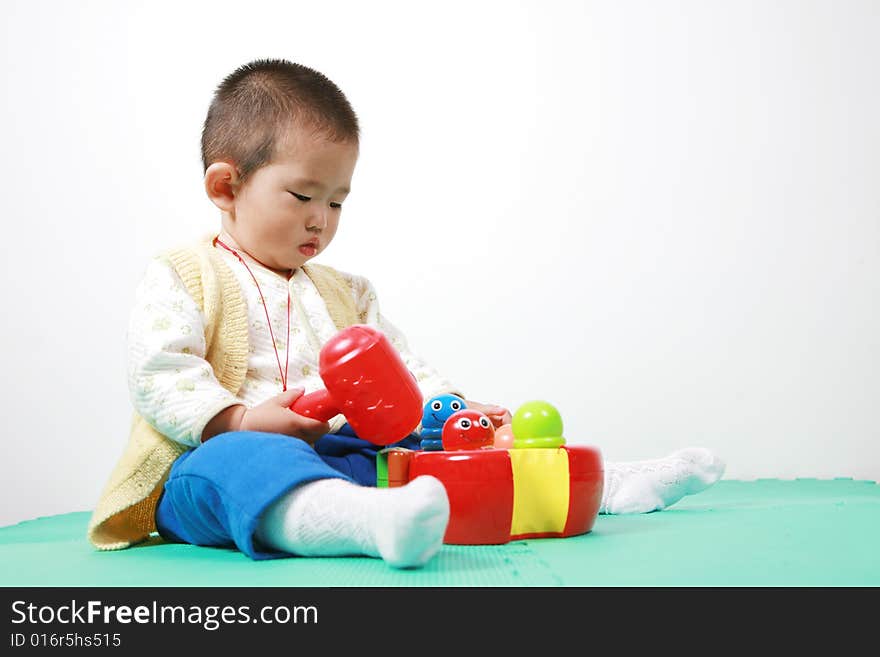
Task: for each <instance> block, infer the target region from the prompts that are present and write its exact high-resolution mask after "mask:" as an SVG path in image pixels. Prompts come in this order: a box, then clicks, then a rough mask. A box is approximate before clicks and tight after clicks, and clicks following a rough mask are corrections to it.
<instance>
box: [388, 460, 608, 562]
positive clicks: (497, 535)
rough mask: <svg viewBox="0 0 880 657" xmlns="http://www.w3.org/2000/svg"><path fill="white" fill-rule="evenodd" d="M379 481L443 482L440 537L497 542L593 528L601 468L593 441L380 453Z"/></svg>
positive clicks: (461, 542)
mask: <svg viewBox="0 0 880 657" xmlns="http://www.w3.org/2000/svg"><path fill="white" fill-rule="evenodd" d="M377 471H378V481H377V484H378V485H379V486H384V485H387V486H388V487H394V486H402V485H404V484H405V483H407V482H408V481H411V480H412V479H415V478H416V477H418V476H420V475H426V474H427V475H433V476H435V477H437V479H439V480H440V481H442V482H443V485H444V486H445V487H446V492H447V494H448V496H449V506H450V516H449V525H448V527H447V529H446V534H445V535H444V537H443V542H444V543H449V544H456V545H497V544H501V543H507V542H509V541H511V540H516V539H524V538H545V537H557V538H562V537H566V536H577V535H578V534H585V533H587V532H589V531H590V530H591V529H592V528H593V524H594V523H595V522H596V516H597V515H598V513H599V503H600V502H601V500H602V486H603V483H604V472H603V469H602V457H601V453H600V452H599V450H598V449H597V448H595V447H585V446H570V447H569V446H563V447H558V448H533V449H479V450H461V451H451V452H445V451H437V452H421V451H412V450H406V449H400V448H391V449H387V450H383V451H381V452H379V464H378V468H377Z"/></svg>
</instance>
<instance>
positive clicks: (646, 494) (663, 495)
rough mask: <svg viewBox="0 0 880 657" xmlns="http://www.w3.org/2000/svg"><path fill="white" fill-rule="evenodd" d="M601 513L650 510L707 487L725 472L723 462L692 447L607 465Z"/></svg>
mask: <svg viewBox="0 0 880 657" xmlns="http://www.w3.org/2000/svg"><path fill="white" fill-rule="evenodd" d="M604 467H605V487H604V490H603V491H602V502H601V504H600V505H599V513H648V512H649V511H659V510H660V509H665V508H666V507H668V506H670V505H672V504H675V503H676V502H678V500H680V499H681V498H682V497H684V496H685V495H693V494H694V493H699V492H700V491H702V490H705V489H706V488H708V487H709V486H711V485H712V484H714V483H715V482H716V481H718V480H719V479H720V478H721V475H723V474H724V462H723V461H722V460H721V459H719V458H718V457H716V456H715V455H714V454H712V452H710V451H709V450H708V449H704V448H702V447H689V448H687V449H680V450H678V451H677V452H673V453H672V454H670V455H669V456H667V457H666V458H662V459H656V460H653V461H631V462H624V463H608V462H606V463H605V465H604Z"/></svg>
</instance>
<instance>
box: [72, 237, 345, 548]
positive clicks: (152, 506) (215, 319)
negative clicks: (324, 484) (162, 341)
mask: <svg viewBox="0 0 880 657" xmlns="http://www.w3.org/2000/svg"><path fill="white" fill-rule="evenodd" d="M166 257H167V259H168V262H169V263H170V264H171V266H172V267H173V269H174V270H175V271H176V272H177V275H178V276H180V279H181V280H182V281H183V283H184V285H185V286H186V289H187V291H188V292H189V294H190V295H191V296H192V298H193V299H194V300H195V301H196V303H197V304H198V305H199V307H200V308H201V309H202V311H203V312H204V314H205V319H206V321H205V343H206V345H207V353H206V360H207V361H208V363H210V365H211V367H212V368H213V370H214V375H215V376H216V377H217V380H218V381H219V382H220V384H221V385H222V386H223V387H224V388H226V389H227V390H229V392H231V393H232V394H237V393H238V391H239V388H241V385H242V383H243V382H244V380H245V376H246V374H247V358H248V318H247V306H246V304H245V300H244V298H243V297H242V293H241V289H240V287H239V285H238V282H237V280H236V278H235V274H234V273H233V272H232V270H231V269H230V268H229V267H228V266H227V265H226V263H225V262H223V260H222V258H221V257H220V255H219V254H218V253H217V251H216V250H215V249H214V248H213V247H212V246H211V242H210V240H206V241H203V242H200V243H199V244H197V245H195V246H191V247H185V248H182V249H175V250H172V251H169V252H168V253H167V254H166ZM303 271H305V273H306V274H307V275H308V276H309V278H310V279H311V281H312V283H314V285H315V287H316V288H317V290H318V292H319V293H320V295H321V298H322V299H323V300H324V303H325V304H326V305H327V310H328V311H329V313H330V317H331V318H332V319H333V323H334V324H335V325H336V328H337V329H340V330H341V329H343V328H345V327H347V326H351V325H352V324H356V323H358V321H359V316H358V311H357V307H356V305H355V301H354V299H353V298H352V296H351V294H349V293H348V288H347V286H346V283H345V280H344V279H343V278H342V276H341V275H340V274H339V272H337V271H336V270H335V269H333V268H331V267H327V266H325V265H314V264H313V265H305V266H303ZM187 449H189V448H188V447H186V446H184V445H181V444H179V443H176V442H174V441H173V440H170V439H169V438H166V437H165V436H163V435H162V434H161V433H159V432H158V431H156V430H155V429H154V428H153V427H152V426H151V425H150V424H149V423H148V422H147V421H146V420H144V419H143V418H142V417H141V416H140V415H138V414H137V413H134V417H133V418H132V423H131V432H130V436H129V440H128V444H127V446H126V448H125V451H124V452H123V454H122V456H121V458H120V459H119V461H118V462H117V464H116V467H115V468H114V470H113V472H112V473H111V475H110V479H109V481H108V482H107V484H106V485H105V487H104V490H103V492H102V493H101V496H100V498H99V500H98V504H97V505H96V507H95V510H94V512H93V513H92V518H91V520H90V521H89V525H88V530H87V535H88V539H89V540H90V541H91V542H92V544H93V545H95V547H97V548H99V549H102V550H118V549H122V548H126V547H129V546H131V545H133V544H135V543H138V542H141V541H144V540H146V539H147V538H149V536H150V534H151V533H153V532H155V531H156V519H155V515H156V505H157V504H158V501H159V497H160V496H161V494H162V488H163V486H164V483H165V480H166V478H167V477H168V472H169V471H170V469H171V465H172V464H173V463H174V461H175V459H177V457H178V456H180V455H181V454H182V453H183V452H184V451H186V450H187Z"/></svg>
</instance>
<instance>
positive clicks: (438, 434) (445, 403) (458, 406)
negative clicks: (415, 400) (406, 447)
mask: <svg viewBox="0 0 880 657" xmlns="http://www.w3.org/2000/svg"><path fill="white" fill-rule="evenodd" d="M465 408H467V404H465V403H464V399H462V398H461V397H459V396H458V395H449V394H444V395H436V396H434V397H431V399H429V400H428V402H427V403H426V404H425V408H424V410H423V411H422V433H421V439H422V440H421V442H420V443H419V446H420V447H421V448H422V449H423V450H424V451H426V452H436V451H440V450H442V449H443V440H442V437H443V425H444V424H445V423H446V420H448V419H449V416H450V415H452V414H453V413H457V412H458V411H460V410H463V409H465Z"/></svg>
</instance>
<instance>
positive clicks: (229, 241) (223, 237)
mask: <svg viewBox="0 0 880 657" xmlns="http://www.w3.org/2000/svg"><path fill="white" fill-rule="evenodd" d="M217 239H219V240H220V241H221V242H223V243H224V244H225V245H226V246H228V247H229V248H230V249H233V250H235V251H237V252H238V253H239V254H240V255H241V256H242V257H245V258H247V259H248V260H250V261H251V262H253V263H255V264H257V265H259V266H260V267H262V268H263V269H267V270H269V271H271V272H272V273H273V274H277V275H278V276H281V277H282V278H284V280H289V279H290V278H291V277H292V276H293V274H294V272H293V271H292V270H290V269H285V270H283V271H282V270H279V269H273V268H272V267H269V266H268V265H265V264H263V263H262V262H260V261H259V260H257V259H256V258H255V257H254V256H252V255H251V254H250V253H248V252H247V251H245V250H244V249H243V248H242V247H241V246H239V244H238V242H236V241H235V238H234V237H232V235H230V234H229V233H228V232H226V230H225V229H221V230H220V233H219V234H218V235H217Z"/></svg>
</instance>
